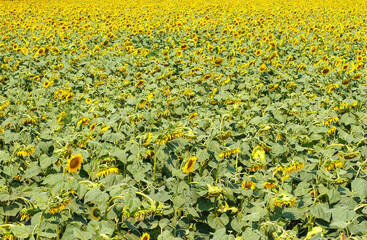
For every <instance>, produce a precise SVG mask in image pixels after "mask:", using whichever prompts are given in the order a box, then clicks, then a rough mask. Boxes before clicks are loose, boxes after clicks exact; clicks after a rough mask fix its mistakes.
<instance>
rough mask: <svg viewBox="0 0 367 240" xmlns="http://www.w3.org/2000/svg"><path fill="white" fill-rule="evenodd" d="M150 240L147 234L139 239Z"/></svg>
mask: <svg viewBox="0 0 367 240" xmlns="http://www.w3.org/2000/svg"><path fill="white" fill-rule="evenodd" d="M149 239H150V235H149V233H144V234H143V235H142V236H141V238H140V240H149Z"/></svg>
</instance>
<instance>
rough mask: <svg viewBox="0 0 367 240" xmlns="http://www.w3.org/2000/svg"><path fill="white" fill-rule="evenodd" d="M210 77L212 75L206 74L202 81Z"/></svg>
mask: <svg viewBox="0 0 367 240" xmlns="http://www.w3.org/2000/svg"><path fill="white" fill-rule="evenodd" d="M211 77H212V75H211V74H210V73H208V74H205V75H204V76H203V78H202V79H203V81H206V80H208V79H209V78H211Z"/></svg>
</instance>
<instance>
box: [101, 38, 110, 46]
mask: <svg viewBox="0 0 367 240" xmlns="http://www.w3.org/2000/svg"><path fill="white" fill-rule="evenodd" d="M109 43H110V41H108V39H106V40H104V41H103V42H102V46H104V47H106V46H107V45H108V44H109Z"/></svg>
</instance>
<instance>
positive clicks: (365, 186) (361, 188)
mask: <svg viewBox="0 0 367 240" xmlns="http://www.w3.org/2000/svg"><path fill="white" fill-rule="evenodd" d="M352 191H354V192H357V194H358V195H359V197H360V198H362V199H364V198H366V197H367V181H366V180H364V179H362V178H357V179H354V180H353V181H352Z"/></svg>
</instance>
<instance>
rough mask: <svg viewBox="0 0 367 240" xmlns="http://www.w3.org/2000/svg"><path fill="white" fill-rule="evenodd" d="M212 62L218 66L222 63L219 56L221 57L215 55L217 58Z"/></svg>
mask: <svg viewBox="0 0 367 240" xmlns="http://www.w3.org/2000/svg"><path fill="white" fill-rule="evenodd" d="M214 63H215V66H220V65H221V64H222V63H223V58H221V57H217V58H216V59H215V60H214Z"/></svg>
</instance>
